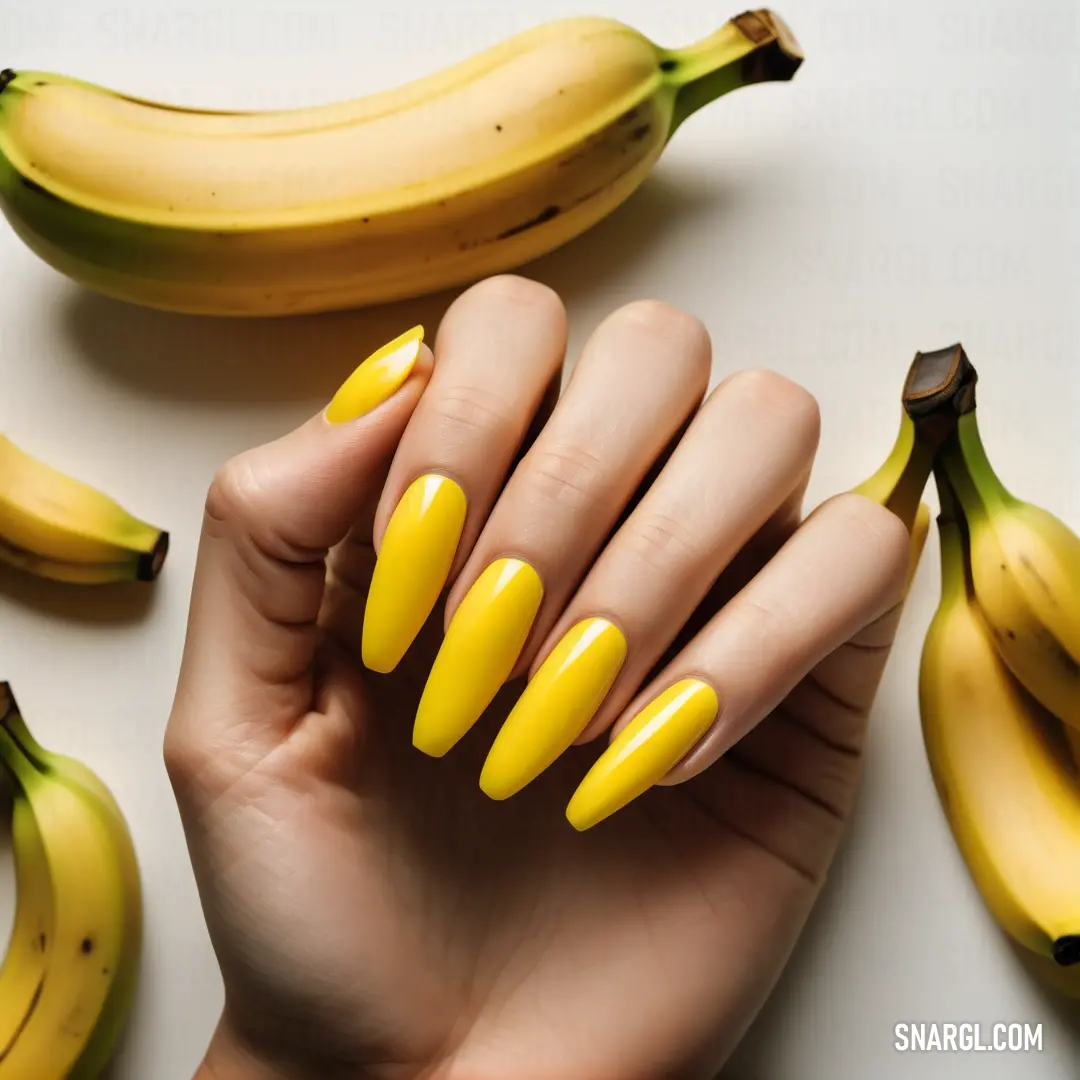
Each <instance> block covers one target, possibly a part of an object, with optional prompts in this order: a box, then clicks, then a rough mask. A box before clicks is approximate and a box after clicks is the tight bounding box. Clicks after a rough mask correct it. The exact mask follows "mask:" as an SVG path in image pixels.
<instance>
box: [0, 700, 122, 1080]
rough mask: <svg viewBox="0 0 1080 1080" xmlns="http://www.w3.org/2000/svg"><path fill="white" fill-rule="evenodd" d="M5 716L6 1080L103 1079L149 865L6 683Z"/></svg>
mask: <svg viewBox="0 0 1080 1080" xmlns="http://www.w3.org/2000/svg"><path fill="white" fill-rule="evenodd" d="M0 715H2V720H0V765H2V766H3V767H4V768H5V769H6V771H7V772H8V773H9V775H10V776H11V778H12V780H13V782H14V784H15V814H14V821H13V826H14V827H13V838H14V843H15V862H16V879H17V885H18V889H19V896H18V900H17V908H16V918H15V926H14V931H13V936H12V939H11V943H10V945H9V951H8V954H7V956H6V958H5V962H4V965H3V968H2V970H0V1037H2V1039H3V1041H2V1042H0V1080H94V1078H96V1077H98V1076H99V1075H100V1074H101V1072H102V1070H103V1069H104V1067H105V1065H106V1063H107V1062H108V1061H109V1059H110V1058H111V1057H112V1055H113V1052H114V1050H115V1048H116V1044H117V1041H118V1039H119V1037H120V1034H121V1032H122V1030H123V1028H124V1025H125V1022H126V1020H127V1016H128V1014H129V1012H130V1009H131V1005H132V1002H133V1000H134V994H135V990H136V987H137V983H138V972H139V959H140V953H141V942H142V890H141V883H140V878H139V868H138V862H137V859H136V855H135V851H134V847H133V845H132V841H131V835H130V833H129V831H128V828H127V825H126V823H125V821H124V818H123V815H122V813H121V812H120V810H119V808H118V806H117V805H116V802H115V800H114V799H113V798H112V796H111V794H110V793H109V792H108V789H107V788H106V787H105V785H104V784H103V783H102V782H101V780H100V779H99V778H98V777H97V776H95V775H94V774H93V773H92V772H91V771H90V770H89V769H87V768H86V766H85V765H82V764H81V763H79V762H75V761H73V760H72V759H70V758H66V757H63V756H62V755H58V754H53V753H50V752H48V751H46V750H44V749H43V748H42V747H41V746H40V745H39V744H38V743H37V742H36V741H35V740H34V738H33V736H32V735H31V734H30V732H29V730H28V729H27V727H26V724H25V722H24V721H23V718H22V716H21V715H20V713H19V710H18V707H17V705H16V703H15V700H14V697H13V696H12V694H11V691H10V688H9V686H8V685H7V684H6V683H0Z"/></svg>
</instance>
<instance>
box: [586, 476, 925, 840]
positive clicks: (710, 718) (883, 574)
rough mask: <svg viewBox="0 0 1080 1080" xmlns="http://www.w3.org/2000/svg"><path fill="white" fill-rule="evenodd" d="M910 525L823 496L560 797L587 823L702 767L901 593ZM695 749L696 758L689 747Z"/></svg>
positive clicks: (873, 508) (874, 507)
mask: <svg viewBox="0 0 1080 1080" xmlns="http://www.w3.org/2000/svg"><path fill="white" fill-rule="evenodd" d="M908 545H909V537H908V534H907V530H906V529H905V528H904V526H903V524H902V523H901V522H900V520H899V519H898V518H896V517H895V516H894V515H893V514H892V513H890V512H889V511H887V510H885V509H884V508H883V507H881V506H879V505H878V504H877V503H873V502H871V501H870V500H869V499H866V498H864V497H863V496H860V495H842V496H838V497H836V498H834V499H832V500H830V501H829V502H827V503H825V504H824V505H823V506H822V507H819V508H818V510H817V511H815V512H814V513H813V514H812V515H811V516H810V517H809V518H808V519H807V520H806V522H804V523H803V525H802V526H801V527H800V528H799V529H798V530H797V531H796V533H795V534H794V536H793V537H792V538H791V540H790V541H788V543H787V544H786V545H785V546H784V547H783V548H782V549H781V551H780V552H779V554H778V555H777V556H776V558H775V559H773V560H772V562H770V563H769V565H768V566H766V567H765V569H764V570H763V571H762V572H761V573H760V574H759V575H758V576H757V577H756V578H754V580H753V581H751V583H750V584H749V585H748V586H747V587H746V588H745V589H743V590H742V591H741V592H740V593H739V594H738V595H737V596H736V597H735V598H734V599H733V600H732V601H731V603H729V604H728V605H727V606H726V607H725V608H724V609H723V610H721V611H720V612H719V613H718V614H717V615H716V616H715V618H714V619H713V620H712V621H710V623H709V624H708V626H706V628H705V629H704V631H702V633H701V634H699V635H698V637H696V638H695V639H694V641H693V642H691V643H690V645H688V646H687V648H686V649H684V650H683V651H682V652H681V653H680V654H679V656H678V657H676V659H675V660H674V661H673V662H672V663H671V664H670V665H669V666H668V667H667V668H666V669H665V670H664V671H663V672H662V673H661V674H660V675H659V676H658V677H657V678H656V679H655V680H653V682H652V684H651V685H650V686H649V687H647V688H646V689H645V691H644V692H643V693H641V694H640V695H638V697H637V698H636V699H635V701H634V702H632V703H631V705H630V707H629V708H628V709H627V710H626V712H625V713H624V716H623V717H622V718H621V721H620V722H618V723H617V724H616V727H615V732H616V733H615V735H614V738H613V739H612V741H611V744H610V745H609V746H608V748H607V749H606V750H605V751H604V753H603V754H602V755H601V756H600V758H599V759H598V760H597V761H596V763H595V764H594V765H593V767H592V768H591V769H590V770H589V772H588V774H587V775H586V776H585V778H584V780H583V781H582V782H581V784H580V786H579V787H578V789H577V791H576V792H575V793H574V796H573V798H572V799H571V800H570V804H569V806H568V808H567V817H568V818H569V820H570V822H571V823H572V824H573V825H574V827H575V828H578V829H587V828H590V827H591V826H593V825H595V824H596V823H597V822H599V821H601V820H603V819H604V818H605V817H607V816H608V815H610V814H612V813H614V812H615V811H616V810H618V809H620V808H621V807H622V806H625V805H626V803H628V802H630V801H631V800H632V799H635V798H637V797H638V796H639V795H641V794H642V793H643V792H645V791H647V790H648V789H649V788H650V787H652V786H653V785H654V784H657V783H659V782H661V781H663V780H664V779H665V778H666V777H668V776H669V774H672V770H674V769H675V767H676V766H677V765H679V763H680V762H683V761H684V759H686V765H685V766H684V767H683V768H682V769H681V770H680V771H679V772H678V773H677V774H674V775H673V778H674V777H677V779H678V780H679V781H682V780H686V779H688V778H689V777H690V776H692V775H695V774H697V773H700V772H701V771H702V770H703V769H705V768H707V767H708V766H709V765H711V764H712V763H713V762H715V761H716V759H717V758H719V757H720V756H721V755H722V754H723V753H724V752H725V751H726V750H727V749H728V748H729V747H731V746H732V745H733V744H734V743H736V742H737V741H738V740H739V739H741V738H742V737H743V736H744V735H745V734H746V733H747V732H748V731H750V729H751V728H753V727H754V725H755V724H757V723H758V722H759V721H760V720H761V719H762V718H763V717H765V716H766V715H768V714H769V713H770V712H771V711H772V710H773V709H774V708H775V707H776V706H777V705H779V704H780V703H781V702H782V701H783V700H784V699H785V698H786V697H787V696H788V694H790V693H791V691H792V689H793V688H794V687H795V686H796V685H797V684H799V683H800V682H801V680H802V679H803V678H804V677H805V676H806V674H807V673H808V672H809V671H811V670H812V669H813V668H814V667H815V666H816V665H818V664H819V663H821V662H822V661H823V660H824V659H825V658H826V657H828V656H830V654H832V653H834V652H835V651H836V650H837V649H838V648H839V647H840V646H842V645H843V644H844V643H845V642H847V641H849V640H850V639H851V638H853V637H854V636H855V635H856V634H857V633H858V632H859V631H860V630H861V629H862V628H864V627H866V626H867V625H868V624H870V623H872V622H873V621H874V620H876V619H877V618H878V617H879V616H881V615H882V614H883V613H884V612H886V611H887V610H888V609H890V608H892V607H893V606H894V605H895V604H896V603H897V602H898V600H899V599H900V596H901V593H902V591H903V588H904V582H905V578H906V574H907V569H908V558H909V548H908ZM691 753H692V765H691V764H690V761H691V758H690V757H689V755H691Z"/></svg>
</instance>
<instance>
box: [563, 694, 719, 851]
mask: <svg viewBox="0 0 1080 1080" xmlns="http://www.w3.org/2000/svg"><path fill="white" fill-rule="evenodd" d="M719 708H720V703H719V701H718V699H717V697H716V691H715V690H714V689H713V688H712V687H711V686H710V685H709V684H708V683H706V682H702V681H701V680H700V679H683V680H682V681H681V682H677V683H675V685H674V686H669V687H668V688H667V690H665V691H664V692H663V693H662V694H659V695H658V696H657V697H655V698H653V700H652V701H650V702H649V703H648V705H646V706H645V707H644V708H643V709H642V710H641V712H639V713H638V714H637V716H635V717H634V719H633V720H631V721H630V723H629V724H627V725H626V727H624V728H623V729H622V731H620V732H619V734H618V735H616V736H615V738H614V739H613V740H612V742H611V745H610V746H609V747H608V748H607V749H606V750H605V751H604V752H603V753H602V754H601V755H600V757H599V758H598V759H597V761H596V763H595V764H594V765H593V767H592V768H591V769H590V770H589V771H588V773H586V775H585V779H584V780H582V781H581V784H580V785H579V787H578V789H577V791H575V792H574V795H573V798H572V799H571V800H570V804H569V805H568V806H567V808H566V816H567V818H568V819H569V821H570V824H571V825H573V826H574V828H575V829H578V830H579V831H583V830H585V829H590V828H592V826H593V825H595V824H597V823H598V822H600V821H603V820H604V818H606V817H609V816H610V815H611V814H614V813H615V811H616V810H621V809H622V808H623V807H624V806H625V805H626V804H627V803H628V802H631V801H632V800H633V799H636V798H637V797H638V796H639V795H641V794H643V793H644V792H646V791H648V790H649V788H651V787H652V786H653V785H654V784H656V783H657V782H658V781H660V780H662V779H663V778H664V777H665V776H666V775H667V774H668V773H669V772H670V771H671V770H672V769H673V768H674V767H675V766H676V765H677V764H678V763H679V762H680V761H681V760H682V759H683V758H684V757H685V756H686V755H687V754H688V753H689V752H690V750H692V749H693V747H694V746H695V744H696V743H697V742H698V741H699V740H700V739H701V737H702V736H703V735H704V734H705V732H707V731H708V730H709V728H710V727H711V726H712V724H713V721H715V720H716V714H717V712H718V711H719Z"/></svg>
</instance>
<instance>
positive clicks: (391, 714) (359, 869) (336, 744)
mask: <svg viewBox="0 0 1080 1080" xmlns="http://www.w3.org/2000/svg"><path fill="white" fill-rule="evenodd" d="M363 554H364V553H361V555H362V556H363ZM368 554H370V553H368ZM756 561H757V562H758V563H760V562H761V561H762V560H756ZM353 569H354V570H355V567H354V568H353ZM365 578H366V572H365V573H359V574H357V573H355V572H354V573H351V574H347V575H341V576H338V577H335V576H333V575H332V576H331V580H330V585H329V588H328V590H327V596H326V600H325V602H324V606H323V614H322V617H321V619H320V624H321V628H322V632H323V634H324V642H323V645H322V647H321V648H320V650H319V661H318V663H317V665H316V667H317V669H318V670H317V671H316V672H315V674H314V680H315V693H314V701H315V702H316V710H317V711H313V712H311V713H309V714H308V715H306V716H305V717H303V718H302V719H301V720H300V722H299V723H298V724H297V725H296V726H295V728H293V730H292V732H291V733H290V734H289V736H288V737H287V738H286V739H285V740H284V741H283V742H282V743H280V744H279V745H278V746H276V747H274V748H272V749H270V750H269V752H268V753H267V754H266V755H265V757H263V758H261V760H259V761H257V763H256V764H255V765H254V767H253V768H251V769H249V770H247V771H245V772H244V773H243V774H242V776H241V778H240V779H239V780H237V781H236V782H235V783H233V784H232V785H231V786H230V787H229V788H228V790H227V791H224V792H222V793H221V794H220V796H219V797H218V798H216V799H215V800H214V801H213V802H212V803H211V804H210V806H209V808H208V810H207V811H206V813H205V814H204V815H203V817H202V820H201V824H200V825H199V826H197V827H200V828H205V829H206V830H207V834H208V835H210V834H211V833H212V834H213V843H200V844H196V845H193V850H195V851H205V850H212V851H214V852H217V853H219V854H217V855H215V856H213V858H214V859H219V858H220V859H221V862H222V864H227V865H213V866H210V865H206V864H205V863H203V864H202V865H200V861H199V857H198V856H197V857H196V872H197V874H198V876H199V878H200V887H201V889H202V892H203V899H204V905H205V907H206V913H207V918H208V922H209V925H210V930H211V934H212V936H213V937H214V939H215V944H216V945H217V947H218V950H219V959H220V960H221V963H222V968H223V972H224V976H225V981H226V987H227V993H228V1001H229V1018H230V1020H231V1023H232V1025H233V1026H234V1027H235V1029H236V1030H237V1031H238V1032H239V1033H240V1034H241V1035H242V1036H243V1037H245V1038H246V1040H247V1041H248V1042H250V1043H251V1044H252V1045H254V1046H258V1047H259V1048H260V1049H261V1050H263V1051H264V1052H266V1053H269V1054H271V1055H272V1056H273V1058H274V1060H275V1062H278V1063H284V1064H285V1065H286V1066H293V1065H294V1066H295V1069H296V1072H295V1073H293V1072H289V1073H287V1074H286V1075H289V1076H290V1077H291V1076H293V1075H303V1076H307V1075H309V1074H310V1075H312V1076H319V1077H322V1078H326V1080H330V1078H333V1077H337V1076H341V1077H346V1076H348V1077H358V1076H368V1075H373V1076H380V1077H381V1076H393V1077H411V1076H419V1075H423V1076H437V1077H439V1078H446V1080H451V1078H453V1080H456V1078H458V1077H461V1078H468V1080H482V1078H486V1077H491V1078H496V1077H498V1078H504V1077H511V1076H512V1077H515V1078H531V1077H543V1078H547V1077H560V1078H568V1080H569V1078H573V1077H580V1078H582V1080H585V1078H588V1080H608V1078H610V1080H627V1078H631V1077H634V1076H680V1077H681V1076H709V1075H711V1074H712V1072H713V1071H714V1070H715V1068H716V1066H717V1064H718V1063H719V1062H721V1061H722V1060H723V1059H724V1058H725V1057H726V1056H727V1054H728V1053H729V1052H730V1050H731V1049H732V1048H733V1046H734V1044H735V1042H736V1041H737V1040H738V1038H739V1037H740V1036H741V1034H742V1033H743V1031H744V1030H745V1027H746V1025H747V1024H748V1023H749V1021H750V1020H751V1019H752V1018H753V1016H754V1014H755V1013H756V1011H757V1009H758V1007H759V1006H760V1004H761V1003H762V1001H763V1000H764V998H765V997H766V995H767V994H768V992H769V990H770V989H771V987H772V985H773V982H774V981H775V978H776V977H777V975H778V974H779V971H780V969H781V968H782V966H783V963H784V961H785V960H786V958H787V956H788V953H789V951H790V949H791V947H792V946H793V944H794V942H795V939H796V937H797V935H798V933H799V931H800V929H801V927H802V924H803V922H804V920H805V918H806V916H807V914H808V912H809V909H810V907H811V905H812V903H813V901H814V899H815V897H816V894H817V890H818V886H819V884H820V880H821V878H822V877H823V876H824V872H825V869H826V867H827V866H828V863H829V860H830V859H831V856H832V853H833V850H834V848H835V844H836V842H837V840H838V838H839V835H840V832H841V829H842V822H843V817H844V815H845V814H846V813H847V810H848V808H849V805H850V800H851V798H852V796H853V794H854V790H855V787H856V782H857V776H858V765H859V754H858V747H859V744H860V741H861V736H862V730H863V727H864V722H865V711H866V708H867V707H868V705H869V702H870V700H871V698H872V695H873V690H874V688H875V687H876V681H877V676H878V675H879V674H880V667H881V664H882V663H883V659H884V657H883V655H882V656H881V659H880V662H878V661H874V662H871V663H869V664H867V665H866V669H867V670H866V676H865V678H856V679H855V680H854V683H855V685H857V686H860V687H861V691H862V692H860V693H859V694H858V695H857V696H858V698H859V700H858V701H855V702H849V703H842V702H841V701H840V700H838V698H837V696H836V695H834V694H833V693H831V692H830V690H829V683H830V681H832V677H833V676H835V677H837V678H838V679H839V681H842V682H843V684H844V685H845V687H848V688H850V686H851V685H852V679H851V672H850V671H849V670H847V666H848V665H849V664H852V663H853V664H855V665H858V664H860V663H864V662H865V660H866V658H867V657H872V656H877V655H878V654H883V653H884V651H885V648H884V647H885V644H886V643H887V641H888V639H889V637H891V629H892V628H893V625H894V619H893V617H892V616H890V617H886V618H885V619H883V620H881V621H880V622H879V624H877V625H876V626H874V627H871V628H869V629H868V631H865V632H864V634H863V635H860V639H859V640H858V641H856V642H855V643H853V644H849V645H847V646H845V647H844V648H842V649H841V650H839V651H838V652H837V653H836V654H834V655H833V656H832V657H830V658H829V660H827V661H826V662H825V663H824V664H822V665H821V666H820V667H819V669H817V670H816V671H815V672H814V673H813V674H812V676H811V677H810V678H809V679H808V680H805V681H804V683H802V684H800V686H799V687H798V688H796V691H795V692H794V693H793V694H792V695H791V697H790V698H789V699H788V701H787V702H785V704H784V705H783V706H781V707H779V708H778V709H777V710H776V712H775V713H774V714H773V715H771V716H770V717H769V718H768V719H767V720H766V721H764V722H763V723H762V724H760V725H759V726H758V727H757V728H756V729H755V730H754V731H753V732H752V733H751V734H750V735H748V736H747V737H746V738H744V740H743V741H742V742H741V743H740V744H739V746H738V747H737V748H736V749H735V750H734V751H732V752H731V753H729V754H728V755H727V756H726V757H725V758H724V759H722V760H721V761H720V762H718V763H717V764H716V765H714V766H713V767H712V768H711V769H709V770H707V771H706V772H705V773H703V774H702V775H700V776H699V777H697V778H695V779H694V780H691V781H689V782H687V783H684V784H681V785H679V786H676V787H667V788H658V789H655V790H653V791H652V792H649V793H648V794H647V795H646V796H644V797H642V798H641V799H639V800H637V801H636V802H635V803H632V804H631V805H630V806H628V807H627V808H626V809H624V810H623V811H621V812H620V813H618V814H616V815H615V816H614V817H613V818H611V819H609V820H608V821H607V822H604V823H603V824H602V825H601V826H599V827H597V828H595V829H593V830H590V831H589V832H587V833H584V834H578V833H576V832H575V831H574V830H573V829H572V828H571V827H570V826H569V824H568V823H567V822H566V820H565V817H564V815H563V811H564V808H565V806H566V803H567V801H568V799H569V797H570V795H571V793H572V792H573V789H574V787H575V785H576V784H577V783H578V782H579V781H580V778H581V776H582V775H583V774H584V772H585V770H586V768H587V765H588V763H589V762H590V761H591V760H592V759H593V758H594V757H595V756H596V754H597V753H598V752H599V751H600V749H602V746H603V745H604V744H605V743H606V739H601V740H598V741H597V742H596V743H594V744H592V745H590V746H586V747H581V748H576V749H574V750H572V751H571V752H570V753H568V754H567V755H565V756H564V757H563V759H561V760H560V761H559V762H557V763H556V764H555V765H554V766H553V767H552V768H550V769H549V770H548V771H547V772H546V773H545V774H544V775H542V776H541V777H540V778H539V779H538V780H537V781H535V782H534V783H533V784H532V785H530V786H529V787H528V788H526V789H525V791H523V792H522V793H520V794H519V795H517V796H516V797H514V798H513V799H511V800H509V801H508V802H505V803H495V802H492V801H491V800H489V799H488V798H487V797H486V796H485V795H484V794H483V793H482V792H481V791H480V790H479V788H478V786H477V778H478V776H479V773H480V767H481V764H482V762H483V758H484V755H485V754H486V751H487V748H488V747H489V746H490V744H491V738H492V736H493V734H494V732H495V730H497V727H498V725H499V724H500V723H501V722H502V719H503V718H504V717H505V715H506V713H507V711H508V709H509V707H510V706H511V705H512V704H513V701H514V700H515V699H516V696H517V694H518V693H520V689H521V686H520V684H517V685H514V684H511V685H509V686H507V687H506V688H505V689H504V693H503V694H502V695H501V696H500V698H499V699H497V700H496V702H495V703H493V705H492V706H491V708H490V709H489V710H488V713H487V714H486V716H485V718H484V720H483V721H482V722H481V724H479V725H477V728H476V729H475V730H474V731H473V732H471V733H470V735H469V737H468V738H466V739H465V740H464V741H463V742H462V743H461V744H460V745H459V746H458V747H456V748H455V749H454V750H453V751H452V752H451V753H450V754H449V755H448V756H447V757H446V758H444V759H442V760H440V761H435V760H432V759H430V758H427V757H425V756H424V755H422V754H420V753H419V752H417V751H415V750H414V749H413V748H412V746H411V744H410V736H411V729H412V721H413V716H414V714H415V708H416V704H417V702H418V700H419V695H420V691H421V689H422V687H423V683H424V680H425V678H426V675H427V672H428V670H429V669H430V664H431V661H432V659H433V657H434V654H435V651H436V648H437V646H438V643H439V640H440V638H441V614H442V609H441V606H440V607H439V608H437V611H436V615H435V616H434V617H433V619H432V620H431V621H429V624H428V626H427V627H426V628H425V630H424V632H423V634H422V635H421V637H420V639H418V641H417V642H416V644H415V646H414V647H413V649H412V650H411V651H410V653H409V655H408V657H407V658H406V660H405V662H403V663H402V665H401V666H400V667H399V669H398V670H397V671H396V672H395V673H394V674H393V675H391V676H387V677H375V678H372V677H371V676H369V675H368V673H366V672H361V669H360V666H359V662H358V660H354V659H353V658H356V657H358V656H359V646H358V641H359V628H360V622H361V619H362V614H363V598H362V596H358V594H357V590H355V589H353V588H351V587H349V586H347V585H344V584H342V579H348V580H353V581H356V582H358V583H359V584H360V585H361V590H360V591H362V587H363V584H364V580H365ZM725 591H726V592H727V593H728V594H730V591H731V586H729V587H728V588H727V590H725ZM719 595H720V594H719V592H716V593H714V595H713V598H712V601H711V603H710V604H709V610H714V609H715V606H716V604H717V603H718V602H719ZM706 613H707V612H706ZM841 667H843V668H844V669H845V670H844V672H843V675H842V677H841V676H840V673H839V669H840V668H841ZM848 696H849V697H850V696H851V695H850V693H849V695H848ZM852 705H854V708H853V707H852ZM191 827H192V826H189V828H191Z"/></svg>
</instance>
